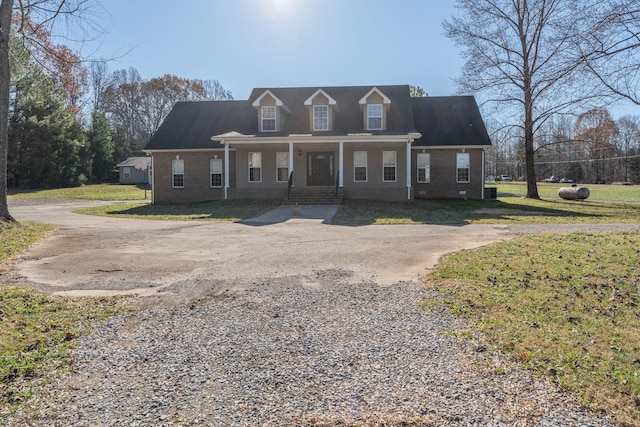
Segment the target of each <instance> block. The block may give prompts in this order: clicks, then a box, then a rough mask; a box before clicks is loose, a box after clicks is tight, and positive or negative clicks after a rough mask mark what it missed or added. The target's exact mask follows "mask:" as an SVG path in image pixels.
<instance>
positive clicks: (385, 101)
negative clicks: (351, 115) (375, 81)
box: [358, 86, 391, 105]
mask: <svg viewBox="0 0 640 427" xmlns="http://www.w3.org/2000/svg"><path fill="white" fill-rule="evenodd" d="M374 92H375V93H377V94H378V95H380V97H381V98H382V103H383V104H385V105H389V104H391V100H390V99H389V97H388V96H387V95H385V94H384V93H382V91H381V90H380V89H378V88H377V87H375V86H374V87H373V88H372V89H371V90H370V91H369V92H367V94H366V95H365V96H363V97H362V98H360V101H358V104H360V105H365V104H366V103H367V99H368V98H369V97H370V96H371V95H372V94H373V93H374Z"/></svg>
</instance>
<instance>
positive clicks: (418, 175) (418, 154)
mask: <svg viewBox="0 0 640 427" xmlns="http://www.w3.org/2000/svg"><path fill="white" fill-rule="evenodd" d="M416 154H417V156H416V184H431V153H416ZM420 155H425V156H427V159H429V161H428V162H427V167H420V161H419V156H420ZM420 169H424V170H425V172H424V175H425V178H426V181H420ZM427 170H428V171H429V174H427Z"/></svg>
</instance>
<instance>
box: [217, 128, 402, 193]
mask: <svg viewBox="0 0 640 427" xmlns="http://www.w3.org/2000/svg"><path fill="white" fill-rule="evenodd" d="M369 138H370V136H369ZM282 139H283V138H280V139H275V138H274V139H273V140H271V139H266V138H260V140H259V141H257V140H256V138H245V139H243V140H240V139H236V138H233V139H229V140H227V139H223V138H221V143H222V144H223V146H224V147H225V159H226V157H227V156H226V153H227V152H228V151H229V150H231V149H232V150H234V151H235V153H236V157H235V160H236V165H235V171H236V176H235V178H236V179H235V184H236V185H235V188H230V186H229V185H225V198H239V197H242V194H245V195H250V197H255V196H256V195H257V194H258V193H260V192H262V193H265V194H266V193H269V194H271V195H277V194H281V192H282V191H284V192H285V194H286V195H285V197H283V199H284V200H285V201H289V202H288V203H296V202H298V203H306V202H312V201H321V202H323V203H332V204H333V203H340V201H341V200H342V199H343V198H344V197H350V198H354V199H361V198H371V197H373V198H376V197H375V196H376V195H384V197H383V199H385V200H411V199H412V198H413V191H412V176H411V171H412V166H411V162H412V160H411V143H412V140H410V139H407V137H406V136H404V138H403V140H402V141H400V140H399V139H400V138H399V137H397V136H396V137H389V138H386V139H387V140H384V141H383V140H375V141H370V140H368V139H366V138H365V139H362V140H358V139H354V140H349V141H341V140H339V141H334V140H329V141H319V140H318V138H317V137H314V138H309V140H305V139H300V140H295V141H292V140H289V141H287V142H284V141H283V140H282ZM285 139H286V138H285ZM225 166H226V167H225V168H224V169H225V171H229V170H232V169H233V168H231V167H229V166H230V165H229V164H228V163H227V162H226V160H225ZM230 178H231V177H230V176H229V175H228V172H227V176H225V180H224V182H225V183H229V182H231V179H230ZM230 193H233V194H232V195H231V194H230Z"/></svg>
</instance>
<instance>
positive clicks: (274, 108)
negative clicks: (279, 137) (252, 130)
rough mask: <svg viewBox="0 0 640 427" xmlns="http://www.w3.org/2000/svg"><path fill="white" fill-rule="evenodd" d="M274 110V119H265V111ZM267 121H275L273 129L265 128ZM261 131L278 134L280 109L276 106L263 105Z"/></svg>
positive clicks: (261, 107) (261, 109)
mask: <svg viewBox="0 0 640 427" xmlns="http://www.w3.org/2000/svg"><path fill="white" fill-rule="evenodd" d="M272 108H273V112H274V117H273V118H266V119H265V117H264V112H265V110H266V109H272ZM265 120H273V129H267V130H265V128H264V121H265ZM260 131H261V132H277V131H278V107H276V106H275V105H261V106H260Z"/></svg>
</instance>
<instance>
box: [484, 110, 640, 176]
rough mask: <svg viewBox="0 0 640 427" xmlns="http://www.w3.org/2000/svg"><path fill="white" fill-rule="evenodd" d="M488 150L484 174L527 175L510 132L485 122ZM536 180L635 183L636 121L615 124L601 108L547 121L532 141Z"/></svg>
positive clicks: (639, 137)
mask: <svg viewBox="0 0 640 427" xmlns="http://www.w3.org/2000/svg"><path fill="white" fill-rule="evenodd" d="M487 125H488V127H489V129H490V131H491V133H492V143H493V145H492V147H491V148H490V149H489V150H488V152H487V157H486V158H487V172H488V173H489V174H493V175H499V174H508V175H511V176H513V177H514V178H515V179H519V180H524V179H525V177H526V172H525V171H526V158H525V150H524V141H523V139H522V137H521V136H519V135H517V134H516V135H514V134H513V132H512V129H510V128H499V124H498V123H497V122H495V121H491V120H490V121H488V122H487ZM534 147H535V151H534V153H535V154H534V155H535V163H536V179H537V181H538V182H540V181H544V180H545V179H550V178H551V177H557V178H569V179H571V180H572V181H575V182H582V183H607V184H609V183H629V184H640V117H638V116H634V115H626V116H623V117H621V118H619V119H617V120H614V119H613V118H612V117H611V114H610V112H609V111H608V110H607V109H606V108H602V107H600V108H592V109H590V110H588V111H585V112H583V113H581V114H579V115H578V116H577V117H573V116H557V117H553V118H550V119H549V120H548V121H547V122H546V123H545V125H544V126H543V127H542V128H541V129H540V131H539V132H538V133H537V135H536V136H535V138H534Z"/></svg>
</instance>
